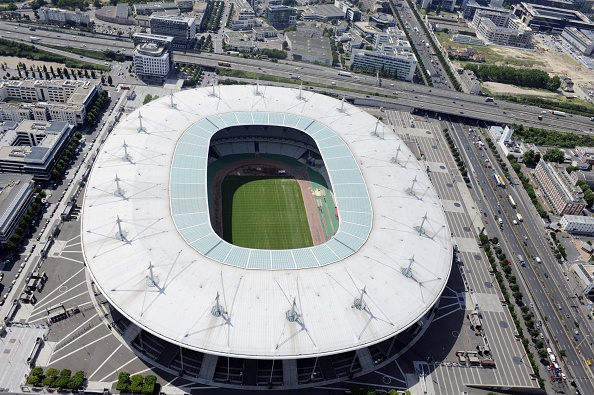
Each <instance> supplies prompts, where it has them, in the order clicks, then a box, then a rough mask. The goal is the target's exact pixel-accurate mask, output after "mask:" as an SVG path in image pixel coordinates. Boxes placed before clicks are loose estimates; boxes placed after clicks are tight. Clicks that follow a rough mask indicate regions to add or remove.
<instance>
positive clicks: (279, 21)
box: [266, 5, 297, 29]
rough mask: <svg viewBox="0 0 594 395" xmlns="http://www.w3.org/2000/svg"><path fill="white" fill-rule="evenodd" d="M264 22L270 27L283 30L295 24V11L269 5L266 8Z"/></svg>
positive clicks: (285, 7) (281, 6)
mask: <svg viewBox="0 0 594 395" xmlns="http://www.w3.org/2000/svg"><path fill="white" fill-rule="evenodd" d="M266 20H267V21H268V23H269V24H270V26H273V27H275V28H276V29H284V28H285V27H288V26H291V25H294V24H296V23H297V10H296V9H295V8H293V7H287V6H284V5H269V6H268V7H266Z"/></svg>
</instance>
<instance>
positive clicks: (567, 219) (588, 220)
mask: <svg viewBox="0 0 594 395" xmlns="http://www.w3.org/2000/svg"><path fill="white" fill-rule="evenodd" d="M559 223H560V224H561V229H563V230H564V231H565V232H567V233H580V234H594V218H593V217H586V216H584V215H564V216H563V217H561V220H560V221H559Z"/></svg>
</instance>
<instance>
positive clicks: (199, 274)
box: [82, 85, 453, 388]
mask: <svg viewBox="0 0 594 395" xmlns="http://www.w3.org/2000/svg"><path fill="white" fill-rule="evenodd" d="M233 127H236V128H237V127H241V128H244V129H245V130H249V132H242V133H243V135H242V137H235V138H234V139H231V140H229V139H227V140H225V144H227V147H228V148H229V150H230V151H233V152H234V153H242V154H256V152H253V147H254V144H253V143H252V144H249V141H250V140H254V139H255V140H259V141H267V142H268V143H270V144H269V145H268V146H269V147H272V146H275V147H281V146H283V147H288V146H292V144H296V145H295V146H300V147H302V148H303V147H304V146H303V143H302V142H299V143H297V142H296V140H298V139H297V136H298V135H301V136H303V135H307V136H309V137H310V138H311V140H313V141H314V142H315V144H311V146H306V147H304V148H303V149H304V150H307V151H308V152H314V153H316V154H317V155H318V156H319V157H321V158H322V162H323V163H319V162H318V163H316V165H315V166H314V170H316V171H318V172H320V174H322V175H323V176H324V178H325V179H326V180H327V182H328V187H329V188H330V189H331V190H332V193H333V197H334V199H335V202H336V206H337V207H336V210H337V215H338V216H339V224H340V225H339V229H338V230H337V232H336V234H335V235H334V236H333V237H332V238H331V239H330V240H329V241H327V242H326V243H324V244H321V245H317V246H313V247H308V248H302V249H293V250H258V249H249V248H243V247H238V246H234V245H232V244H230V243H228V242H226V241H224V240H222V239H221V238H220V237H219V236H218V235H217V234H216V233H215V232H214V231H213V228H212V226H211V223H210V218H211V215H210V214H209V203H210V202H209V193H208V182H207V169H208V165H209V150H211V149H212V147H211V142H212V139H211V138H212V137H213V136H214V135H215V134H216V133H218V132H219V131H221V130H226V129H228V128H233ZM269 128H270V129H274V130H282V136H276V135H273V134H271V133H264V132H263V130H268V129H269ZM292 135H293V136H295V137H294V138H292ZM294 140H295V141H294ZM246 142H248V143H246ZM234 144H235V145H234ZM256 146H257V145H256ZM250 147H251V148H250ZM285 151H287V150H285ZM211 152H212V151H211ZM295 159H299V158H295ZM210 161H211V162H212V161H213V159H212V158H211V159H210ZM82 247H83V252H84V256H85V261H86V264H87V266H88V269H89V271H90V273H91V276H92V278H93V280H94V281H95V284H96V285H97V286H98V287H99V289H100V290H101V292H102V293H103V294H104V295H105V297H106V298H107V300H108V301H109V303H110V304H111V305H112V306H113V308H115V309H117V310H118V311H119V312H121V313H122V314H123V315H124V316H125V317H126V320H127V321H129V325H127V326H126V327H123V328H121V331H122V333H123V337H124V338H125V339H127V340H128V341H129V342H130V343H131V344H132V345H133V347H134V348H135V350H136V351H138V353H139V354H141V355H142V356H143V357H145V358H149V359H152V360H154V361H155V362H156V363H157V365H159V366H162V367H164V368H165V369H170V370H172V371H176V370H179V372H178V373H179V374H182V375H184V377H189V378H194V379H195V380H196V381H199V382H203V383H210V384H215V385H216V384H217V383H219V382H217V377H219V376H217V369H219V365H221V363H220V362H217V359H221V358H223V357H228V358H230V360H231V361H235V360H248V361H249V360H258V361H268V362H270V361H273V362H274V361H283V362H282V364H281V363H278V365H283V366H282V367H281V368H280V371H281V373H280V375H281V376H282V377H281V378H278V377H276V375H274V376H275V378H274V379H273V374H272V373H271V371H270V370H269V373H268V374H270V376H271V379H270V381H271V383H270V384H269V385H272V384H274V385H275V386H283V387H285V388H297V387H299V386H302V385H307V383H305V382H304V381H303V380H301V379H300V376H299V371H300V370H299V369H300V367H303V366H304V365H303V364H304V362H303V361H305V360H309V359H311V360H312V361H315V363H314V362H312V364H313V370H312V372H314V373H315V372H316V366H318V369H322V372H321V374H320V375H318V379H317V380H316V379H314V378H315V377H314V376H316V375H315V374H314V373H312V374H311V379H310V380H308V382H310V383H312V385H313V383H315V384H316V385H319V384H320V379H319V376H323V379H322V381H327V382H330V381H336V380H339V379H341V378H342V379H346V378H347V376H352V375H353V374H357V373H358V372H359V373H365V372H368V371H371V370H373V369H374V365H376V364H377V363H379V362H378V361H377V358H376V357H375V356H374V355H373V352H369V350H368V349H367V348H368V347H370V346H372V345H378V344H379V343H386V344H390V343H391V346H390V347H389V348H390V351H389V353H391V354H393V355H395V352H396V351H397V349H398V348H403V347H404V346H405V345H406V344H408V343H410V342H412V341H413V339H414V338H415V336H416V335H417V334H418V332H419V330H420V328H421V327H422V326H423V325H424V324H427V323H428V321H429V320H430V316H431V312H432V308H433V307H434V305H435V303H436V302H437V300H438V299H439V297H440V295H441V293H442V291H443V289H444V287H445V284H446V281H447V279H448V277H449V273H450V269H451V262H452V253H453V252H452V249H453V246H452V239H451V234H450V230H449V227H448V224H447V222H446V218H445V214H444V211H443V207H442V205H441V202H440V200H439V197H438V196H437V194H436V192H435V190H434V189H433V187H432V185H431V183H430V181H429V179H428V177H427V175H426V172H425V165H424V164H423V163H421V162H419V161H418V160H417V159H416V158H415V156H414V155H413V154H412V152H411V151H410V150H409V148H408V147H407V146H406V144H405V143H404V142H403V141H401V140H400V139H399V138H398V136H397V135H396V134H395V133H394V132H393V131H392V129H391V127H388V126H386V125H384V124H382V123H381V122H379V121H378V120H377V119H376V118H375V117H373V116H372V115H370V114H368V113H366V112H364V111H362V110H361V109H359V108H356V107H353V106H351V105H349V104H347V103H343V102H341V101H340V100H336V99H333V98H330V97H328V96H325V95H321V94H317V93H314V92H311V91H307V90H303V91H300V90H299V89H287V88H276V87H266V88H258V87H256V86H247V85H246V86H219V87H216V89H212V88H199V89H193V90H185V91H182V92H178V93H175V94H172V95H171V96H169V97H164V98H160V99H158V100H155V101H153V102H151V103H149V104H147V105H145V106H143V107H141V108H139V109H137V110H135V111H134V112H132V113H131V114H129V115H128V116H127V117H126V118H125V119H123V120H122V121H121V122H120V123H119V124H118V125H117V126H116V127H115V129H114V130H113V132H112V133H111V134H110V136H109V137H108V138H107V140H106V141H105V143H104V145H103V147H102V149H101V151H100V153H99V155H98V156H97V159H96V161H95V164H94V167H93V169H92V171H91V174H90V177H89V180H88V186H87V189H86V194H85V198H84V205H83V209H82ZM130 328H134V329H130ZM398 336H402V338H399V340H398V343H397V346H394V345H395V343H396V339H397V337H398ZM137 337H140V338H141V339H140V343H141V344H140V346H138V345H137V344H136V343H138V339H137ZM151 339H152V340H151ZM143 342H144V343H143ZM135 344H136V346H135ZM151 344H152V345H151ZM177 348H179V350H176V349H177ZM386 348H388V347H386ZM392 349H393V350H392ZM184 353H193V355H199V356H200V357H199V358H198V357H194V358H193V359H192V361H196V360H198V359H199V360H200V361H198V362H194V363H195V364H196V365H197V367H196V368H195V369H194V370H192V371H191V372H190V369H189V368H188V366H189V365H188V364H189V363H190V362H189V361H188V360H185V359H184V358H187V357H186V355H185V354H184ZM166 354H167V355H166ZM169 354H171V355H169ZM174 354H175V355H174ZM341 354H344V355H346V356H348V358H343V359H344V360H346V359H348V362H342V364H343V365H350V367H347V368H346V371H348V372H347V373H345V371H343V370H344V369H342V370H341V368H340V367H339V366H338V365H340V363H341V362H340V361H338V360H339V359H340V358H337V357H336V356H338V355H341ZM328 357H330V358H331V359H332V361H333V362H332V363H334V365H333V368H332V370H333V373H332V372H327V373H324V370H326V371H327V370H328V369H330V368H329V367H328V366H329V365H328V364H323V363H320V362H321V361H320V362H318V358H328ZM389 357H390V356H389V355H386V358H389ZM176 358H177V359H179V360H181V366H182V367H181V368H179V366H180V364H178V363H176V362H175V360H176ZM349 358H350V359H352V362H351V361H350V359H349ZM225 360H226V361H227V362H226V364H227V379H225V380H219V381H220V385H223V386H225V385H230V386H232V385H234V384H235V385H242V384H243V385H246V387H250V386H252V387H256V386H257V385H258V383H252V382H251V381H250V380H252V379H247V378H241V379H237V378H236V379H235V381H234V380H233V377H230V373H229V371H230V369H231V368H230V367H229V363H230V362H229V360H228V359H227V358H225ZM184 362H185V364H184ZM268 362H266V363H268ZM355 362H356V363H355ZM244 365H245V364H244ZM272 365H273V369H272V370H274V368H275V367H274V363H273V364H272ZM320 365H321V368H320ZM276 368H277V369H279V368H278V366H277V367H276ZM219 379H220V377H219ZM246 380H248V381H249V382H248V383H247V384H246V383H245V381H246ZM254 380H255V379H254ZM237 381H243V382H242V383H239V382H237Z"/></svg>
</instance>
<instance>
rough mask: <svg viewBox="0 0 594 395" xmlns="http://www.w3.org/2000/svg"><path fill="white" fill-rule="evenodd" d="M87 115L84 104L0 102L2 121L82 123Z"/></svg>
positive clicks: (0, 117)
mask: <svg viewBox="0 0 594 395" xmlns="http://www.w3.org/2000/svg"><path fill="white" fill-rule="evenodd" d="M86 116H87V111H86V109H85V106H84V105H82V104H69V103H46V102H37V103H0V119H1V120H2V121H15V122H21V121H25V120H31V119H33V120H36V121H65V122H68V123H69V124H70V125H82V124H83V123H84V120H85V118H86Z"/></svg>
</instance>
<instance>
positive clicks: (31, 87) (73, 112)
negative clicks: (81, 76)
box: [0, 80, 103, 125]
mask: <svg viewBox="0 0 594 395" xmlns="http://www.w3.org/2000/svg"><path fill="white" fill-rule="evenodd" d="M102 90H103V85H102V84H101V81H100V80H76V81H74V80H51V81H45V80H24V81H14V80H13V81H4V82H1V83H0V101H2V102H6V101H7V100H19V101H23V102H25V103H18V104H15V103H0V117H1V119H2V120H4V121H7V120H12V121H17V122H20V121H23V120H28V119H36V120H44V121H49V120H56V121H66V122H69V123H70V124H71V125H82V124H83V123H84V121H85V118H86V115H87V106H89V105H90V103H91V102H92V101H93V100H94V98H95V97H96V96H97V95H99V94H100V93H101V91H102Z"/></svg>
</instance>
